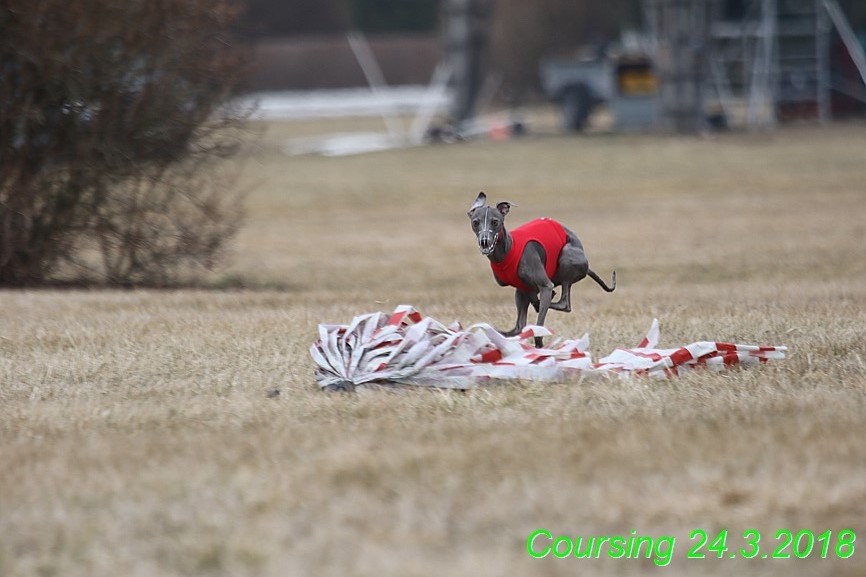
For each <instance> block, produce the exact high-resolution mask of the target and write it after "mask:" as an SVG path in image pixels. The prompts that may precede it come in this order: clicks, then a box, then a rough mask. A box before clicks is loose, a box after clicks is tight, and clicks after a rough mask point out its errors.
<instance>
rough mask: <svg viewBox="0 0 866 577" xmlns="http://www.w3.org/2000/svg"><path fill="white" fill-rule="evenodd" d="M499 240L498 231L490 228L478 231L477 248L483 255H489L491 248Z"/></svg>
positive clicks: (493, 247) (494, 246)
mask: <svg viewBox="0 0 866 577" xmlns="http://www.w3.org/2000/svg"><path fill="white" fill-rule="evenodd" d="M497 241H499V232H498V231H497V232H495V233H494V232H493V231H492V230H483V231H481V232H479V233H478V248H479V250H481V254H483V255H484V256H490V255H491V254H492V253H493V249H495V248H496V243H497Z"/></svg>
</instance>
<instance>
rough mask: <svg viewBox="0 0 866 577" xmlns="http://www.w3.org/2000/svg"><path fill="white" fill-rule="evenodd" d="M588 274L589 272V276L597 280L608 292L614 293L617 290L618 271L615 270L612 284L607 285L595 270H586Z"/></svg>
mask: <svg viewBox="0 0 866 577" xmlns="http://www.w3.org/2000/svg"><path fill="white" fill-rule="evenodd" d="M586 274H588V275H589V278H591V279H592V280H594V281H595V282H597V283H598V285H599V286H600V287H601V288H603V289H604V290H606V291H607V292H609V293H612V292H613V291H615V290H616V271H613V275H612V276H611V281H610V286H607V285H606V284H604V281H603V280H601V277H600V276H598V275H597V274H595V272H593V270H592V269H589V270H588V271H586Z"/></svg>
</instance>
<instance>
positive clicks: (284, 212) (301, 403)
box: [0, 123, 866, 577]
mask: <svg viewBox="0 0 866 577" xmlns="http://www.w3.org/2000/svg"><path fill="white" fill-rule="evenodd" d="M361 124H363V123H361ZM268 128H269V130H268V131H267V132H266V133H265V134H264V136H263V137H261V138H260V139H259V140H258V141H257V142H256V143H255V144H254V145H253V146H252V147H251V149H250V152H249V154H248V157H247V158H246V159H244V162H243V163H242V167H243V174H242V176H241V179H240V182H239V186H242V187H244V188H245V189H246V190H248V191H249V199H248V207H249V215H248V218H247V225H246V227H245V228H244V230H243V231H242V233H241V235H240V237H239V238H238V239H237V242H236V243H235V254H234V260H233V263H232V265H231V266H230V268H229V269H228V270H225V271H222V272H220V273H218V274H216V275H214V277H213V278H211V279H210V281H209V282H210V283H211V284H212V285H213V286H214V287H237V285H239V284H241V282H242V283H243V284H244V285H245V288H243V289H238V288H223V289H219V288H214V289H212V290H204V289H201V290H179V291H161V292H160V291H126V292H121V291H100V290H93V291H53V290H43V291H21V292H9V291H5V292H0V575H2V576H4V577H29V576H40V577H49V576H58V577H59V576H62V577H79V576H82V577H83V576H121V575H122V576H157V575H159V576H181V575H195V576H198V575H202V576H211V575H214V576H216V575H225V576H236V575H239V576H245V575H249V576H258V575H261V576H284V575H291V576H295V575H298V576H300V575H315V576H319V575H321V576H343V575H346V576H370V577H376V576H386V575H387V576H437V577H438V576H445V575H472V576H502V575H550V576H565V575H645V574H652V575H762V576H763V575H827V576H829V575H833V576H854V575H866V365H864V363H866V248H864V247H866V217H864V215H866V146H864V145H866V125H864V124H862V123H860V124H850V125H837V126H833V127H829V128H819V127H816V126H801V127H786V128H783V129H781V130H779V131H777V132H774V133H771V134H752V135H747V134H730V135H722V136H719V137H712V138H678V137H662V138H659V137H650V136H614V135H594V136H585V137H580V138H566V137H560V136H547V137H543V138H531V139H527V140H523V141H512V142H501V143H488V142H477V143H467V144H461V145H453V146H438V147H437V146H434V147H427V148H418V149H410V150H400V151H390V152H382V153H376V154H370V155H364V156H356V157H345V158H320V157H287V156H285V155H283V154H282V153H281V152H280V147H281V145H282V142H283V140H284V139H285V138H288V137H290V136H293V135H298V134H307V133H309V132H310V131H312V130H313V128H311V127H310V126H308V125H301V124H273V125H271V126H269V127H268ZM319 128H321V127H319ZM326 128H329V127H326ZM479 190H485V191H486V192H487V193H488V195H489V196H490V197H491V200H494V201H495V200H499V199H508V200H510V201H513V202H514V203H516V204H517V205H518V206H517V207H516V208H514V209H513V210H512V213H511V215H510V216H509V221H510V222H511V223H512V224H515V223H519V222H522V221H525V220H528V219H530V218H533V217H536V216H542V215H548V216H554V217H557V218H559V219H561V220H562V221H563V222H565V223H566V224H567V225H569V226H570V227H572V228H573V229H574V230H576V231H577V232H578V234H579V235H580V236H581V237H582V239H583V241H584V244H585V246H586V248H587V251H588V254H589V257H590V262H591V263H592V265H593V267H594V268H595V270H597V271H598V272H599V274H601V275H602V276H604V277H607V276H608V275H609V274H610V271H611V270H613V269H614V268H615V269H616V271H617V274H618V280H619V287H618V288H617V291H616V292H615V293H613V294H606V293H603V292H602V291H601V290H599V288H598V287H597V286H595V285H594V283H590V282H584V283H581V284H579V285H577V286H576V287H575V290H574V293H573V295H574V301H575V302H576V307H575V311H574V312H573V313H571V314H569V315H565V314H561V313H556V312H552V313H551V314H550V315H549V316H548V323H547V325H548V326H549V327H550V328H551V329H553V330H554V331H555V332H556V333H557V334H559V335H563V336H570V337H576V336H579V335H581V334H583V332H585V331H588V332H589V333H590V335H591V339H592V341H591V350H592V352H593V354H594V356H595V357H599V356H601V355H604V354H607V353H608V352H610V351H611V350H612V349H613V348H615V347H617V346H625V345H630V346H631V345H634V344H636V343H637V342H638V341H639V340H640V338H641V337H642V336H643V335H644V334H645V331H646V329H647V328H648V327H649V325H650V323H651V321H652V319H653V317H658V318H659V320H660V323H661V334H662V338H661V343H660V344H661V345H662V346H673V345H682V344H686V343H690V342H693V341H698V340H704V339H707V340H727V341H733V342H741V343H760V344H785V345H788V346H789V347H790V352H789V356H788V358H787V359H785V360H783V361H774V362H771V363H770V364H767V365H764V366H761V367H758V368H754V369H748V370H732V371H729V372H725V373H720V374H709V373H693V374H690V375H687V376H684V377H681V378H677V379H674V380H669V381H655V380H653V381H650V380H641V379H637V380H631V381H618V380H584V381H581V382H571V383H555V384H549V383H548V384H539V383H514V384H506V385H497V386H491V387H485V388H478V389H474V390H471V391H469V392H465V393H460V392H441V391H428V390H408V391H403V392H385V391H368V392H366V393H359V394H327V393H323V392H320V391H319V390H318V389H317V386H316V383H315V381H314V379H313V363H312V360H311V358H310V356H309V353H308V349H309V346H310V344H311V343H312V341H313V340H314V339H315V336H316V326H317V324H318V323H342V322H348V321H349V320H351V318H352V317H353V316H354V315H356V314H360V313H365V312H372V311H375V310H383V311H390V310H392V309H393V308H394V307H395V306H396V305H398V304H401V303H408V304H413V305H415V306H416V307H417V308H418V309H419V310H421V311H422V312H424V313H427V314H429V315H431V316H434V317H436V318H438V319H440V320H443V321H445V322H450V321H452V320H455V319H459V320H460V321H462V322H463V323H465V324H470V323H474V322H481V321H489V322H492V323H493V324H494V325H496V326H500V327H504V328H507V327H508V326H510V325H511V323H513V314H514V313H513V304H512V299H513V297H512V293H511V291H510V290H508V289H503V288H499V287H497V286H496V285H495V283H494V282H493V279H492V275H491V273H490V271H489V268H488V267H487V265H486V262H485V260H484V258H483V257H482V256H481V255H480V254H479V253H478V250H477V249H476V248H475V246H474V238H473V236H472V234H471V231H470V230H469V225H468V221H467V219H466V216H465V212H466V210H467V208H468V206H469V204H470V203H471V201H472V200H473V199H474V198H475V195H476V194H477V192H478V191H479ZM273 389H278V390H279V391H280V394H279V395H278V396H276V397H274V396H273V395H271V396H269V395H268V393H269V391H272V390H273ZM536 529H547V530H549V531H550V532H551V534H552V535H554V536H557V535H569V536H572V537H574V536H578V535H581V536H617V535H623V536H625V537H628V536H629V535H630V534H631V532H632V531H635V532H636V534H637V535H645V536H651V537H654V538H659V537H661V536H665V535H666V536H673V537H675V539H676V541H675V547H674V550H673V553H672V555H671V557H670V559H669V563H668V564H667V565H665V566H657V564H656V563H654V559H655V560H660V558H659V557H658V556H656V557H655V558H654V559H653V558H651V559H647V558H643V557H641V558H639V559H634V558H619V559H615V558H610V557H609V556H608V555H607V554H604V553H603V554H601V555H599V556H600V557H601V558H599V559H577V558H574V557H571V558H566V559H558V558H555V557H554V556H553V555H548V556H547V557H546V558H543V559H533V558H532V557H530V556H529V554H528V553H527V550H526V540H527V537H528V536H529V535H530V533H531V532H533V531H534V530H536ZM697 529H703V530H705V531H706V532H707V533H708V534H709V535H710V537H714V536H715V535H716V534H718V532H719V531H721V530H723V529H727V530H728V531H729V536H728V540H727V545H728V547H729V549H728V551H726V552H725V554H724V556H723V558H722V559H718V558H717V557H716V553H714V552H712V551H708V550H707V548H706V547H705V548H704V549H703V550H702V552H703V553H704V554H705V555H706V558H704V559H689V558H687V553H688V551H689V549H690V548H691V547H693V546H695V545H696V544H697V541H696V540H691V539H690V538H689V537H690V534H691V533H692V532H693V531H694V530H697ZM750 529H754V530H757V531H760V532H761V535H762V540H761V542H760V545H761V549H760V553H761V554H763V553H768V554H772V553H773V550H774V549H775V548H776V547H778V546H780V545H782V544H783V543H782V541H778V540H776V539H775V538H774V535H775V533H776V532H777V531H778V530H781V529H787V530H790V531H791V532H792V533H793V534H797V532H798V531H800V530H802V529H806V530H809V531H811V532H812V533H813V534H814V535H815V536H816V538H817V537H818V536H819V535H820V534H821V533H823V532H824V531H827V530H830V531H832V534H831V535H832V537H831V542H830V543H829V546H828V548H827V550H828V551H827V558H821V555H820V553H821V551H820V549H821V544H820V543H816V544H815V548H814V550H813V551H812V553H811V554H810V555H808V556H806V557H805V558H803V559H800V558H797V557H796V556H795V554H794V553H795V552H796V551H795V549H796V548H797V544H796V543H795V544H792V545H791V546H790V547H788V548H787V550H786V551H787V552H788V554H789V556H790V557H791V558H790V559H772V558H768V559H763V558H762V557H761V555H760V554H759V555H758V556H757V557H756V558H753V559H742V558H737V559H731V558H730V555H731V554H732V553H733V554H735V555H737V556H738V557H740V554H739V550H740V549H741V548H742V549H748V547H749V546H748V545H747V542H746V539H745V538H744V535H743V533H744V532H746V531H747V530H750ZM843 529H852V530H853V531H854V532H855V533H856V534H857V536H858V539H857V541H856V542H855V543H854V554H853V555H852V556H851V557H850V558H848V559H839V558H838V555H837V551H841V552H842V553H843V555H844V554H846V551H848V549H846V548H844V547H843V548H841V549H838V548H837V536H838V532H839V531H841V530H843ZM806 540H807V537H803V539H802V540H801V542H800V545H799V549H797V550H798V551H799V552H800V553H803V552H804V551H805V548H806V544H807V543H806ZM543 541H544V540H543V539H541V540H539V541H538V542H537V543H538V544H539V545H540V546H543V544H544V543H543ZM708 545H709V544H708ZM540 546H539V547H538V548H540ZM783 552H784V551H783Z"/></svg>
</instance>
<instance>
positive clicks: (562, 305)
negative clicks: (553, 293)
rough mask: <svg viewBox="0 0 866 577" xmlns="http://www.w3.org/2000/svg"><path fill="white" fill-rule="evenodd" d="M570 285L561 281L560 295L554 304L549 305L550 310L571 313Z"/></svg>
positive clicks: (568, 282)
mask: <svg viewBox="0 0 866 577" xmlns="http://www.w3.org/2000/svg"><path fill="white" fill-rule="evenodd" d="M571 285H572V283H571V282H570V281H562V295H560V297H559V300H558V301H556V302H555V303H550V308H551V309H552V310H555V311H561V312H564V313H570V312H571Z"/></svg>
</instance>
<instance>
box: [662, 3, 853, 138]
mask: <svg viewBox="0 0 866 577" xmlns="http://www.w3.org/2000/svg"><path fill="white" fill-rule="evenodd" d="M645 10H646V13H647V16H648V20H649V22H650V27H651V28H652V29H653V32H654V34H655V38H656V45H657V54H656V60H657V65H658V68H659V76H660V84H661V97H662V115H663V116H664V115H667V116H668V118H667V120H668V124H670V123H671V119H676V113H675V112H672V111H677V110H682V109H683V108H684V107H686V108H688V109H690V110H698V111H700V114H701V117H703V115H706V114H708V111H710V113H709V115H710V116H712V114H713V112H712V111H713V110H715V111H717V113H718V115H719V116H720V117H722V118H724V119H725V121H726V122H727V124H729V125H730V124H735V125H737V124H738V125H743V126H746V127H748V128H751V129H763V128H771V127H773V126H775V124H776V123H777V122H778V121H779V120H780V119H785V118H789V117H804V116H811V117H816V118H818V119H819V120H820V121H821V122H827V121H829V120H830V118H831V114H832V109H831V106H830V103H831V90H833V89H838V88H839V87H838V86H837V84H838V82H836V81H835V80H834V78H833V77H832V67H831V64H832V62H831V52H830V51H831V37H832V36H831V35H832V33H833V31H834V29H835V31H836V32H837V33H838V35H839V37H840V38H841V40H842V43H843V44H844V46H845V48H846V49H847V51H848V53H849V54H850V57H851V59H852V60H853V61H854V63H855V65H856V67H857V69H858V71H859V74H860V79H861V80H862V83H861V84H860V85H859V86H858V90H856V91H852V90H850V89H849V90H848V91H847V92H848V93H849V95H852V96H854V97H855V98H860V99H861V100H864V101H866V91H863V90H862V88H863V84H866V57H864V54H863V47H862V46H861V45H860V44H859V42H858V41H857V38H856V36H855V34H854V32H853V31H852V30H851V27H850V26H849V25H848V22H847V20H846V19H845V16H844V14H843V13H842V11H841V9H840V8H839V5H838V3H837V1H836V0H645ZM704 16H707V17H708V19H709V26H708V29H707V30H706V32H704V30H705V29H704V27H703V26H704V25H703V21H702V20H701V18H702V17H704ZM685 26H689V27H690V28H688V29H687V28H685ZM671 54H674V55H676V56H675V58H672V57H671ZM699 68H700V70H699ZM683 71H690V75H691V78H692V80H691V81H690V82H691V88H690V91H686V92H683V91H682V90H681V89H680V88H678V86H677V83H678V82H680V83H681V82H682V77H683ZM700 78H702V79H704V80H705V84H704V86H703V87H702V88H701V87H698V85H697V82H698V79H700ZM852 92H853V93H852ZM695 95H697V98H696V97H695ZM675 124H676V123H675Z"/></svg>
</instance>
